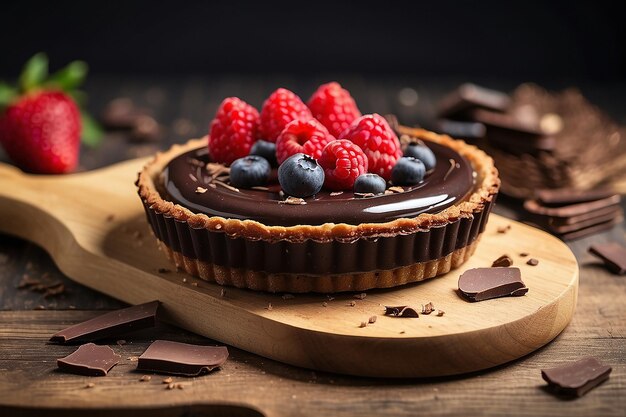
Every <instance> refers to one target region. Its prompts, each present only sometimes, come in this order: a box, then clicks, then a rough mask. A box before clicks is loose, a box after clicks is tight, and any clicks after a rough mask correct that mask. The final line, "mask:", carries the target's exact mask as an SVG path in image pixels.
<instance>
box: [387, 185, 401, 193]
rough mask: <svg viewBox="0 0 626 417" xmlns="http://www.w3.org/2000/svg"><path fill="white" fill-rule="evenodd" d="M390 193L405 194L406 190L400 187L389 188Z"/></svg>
mask: <svg viewBox="0 0 626 417" xmlns="http://www.w3.org/2000/svg"><path fill="white" fill-rule="evenodd" d="M387 189H388V190H389V191H391V192H392V193H403V192H404V188H402V187H399V186H397V185H394V186H393V187H389V188H387Z"/></svg>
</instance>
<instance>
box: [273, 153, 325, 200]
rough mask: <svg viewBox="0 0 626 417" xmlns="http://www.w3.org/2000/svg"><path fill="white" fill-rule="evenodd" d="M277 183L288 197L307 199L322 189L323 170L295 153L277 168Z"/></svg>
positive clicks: (307, 157) (312, 160)
mask: <svg viewBox="0 0 626 417" xmlns="http://www.w3.org/2000/svg"><path fill="white" fill-rule="evenodd" d="M278 182H280V186H281V187H282V188H283V191H284V192H285V193H286V194H288V195H290V196H293V197H300V198H304V197H309V196H312V195H314V194H317V193H318V192H319V191H320V190H321V189H322V185H323V184H324V170H323V169H322V167H321V166H319V165H318V163H317V161H316V160H315V159H313V158H311V157H310V156H308V155H305V154H303V153H297V154H295V155H292V156H290V157H289V158H287V159H286V160H285V161H284V162H283V163H282V164H280V166H279V167H278Z"/></svg>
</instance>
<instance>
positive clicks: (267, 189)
mask: <svg viewBox="0 0 626 417" xmlns="http://www.w3.org/2000/svg"><path fill="white" fill-rule="evenodd" d="M250 189H252V190H257V191H269V188H267V187H263V186H261V185H255V186H254V187H250Z"/></svg>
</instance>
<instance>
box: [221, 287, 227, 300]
mask: <svg viewBox="0 0 626 417" xmlns="http://www.w3.org/2000/svg"><path fill="white" fill-rule="evenodd" d="M220 297H222V298H224V297H226V290H225V289H224V288H222V289H221V290H220Z"/></svg>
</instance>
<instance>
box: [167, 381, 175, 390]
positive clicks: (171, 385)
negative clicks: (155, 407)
mask: <svg viewBox="0 0 626 417" xmlns="http://www.w3.org/2000/svg"><path fill="white" fill-rule="evenodd" d="M174 388H176V384H174V383H173V382H172V383H171V384H167V387H165V389H174Z"/></svg>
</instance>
